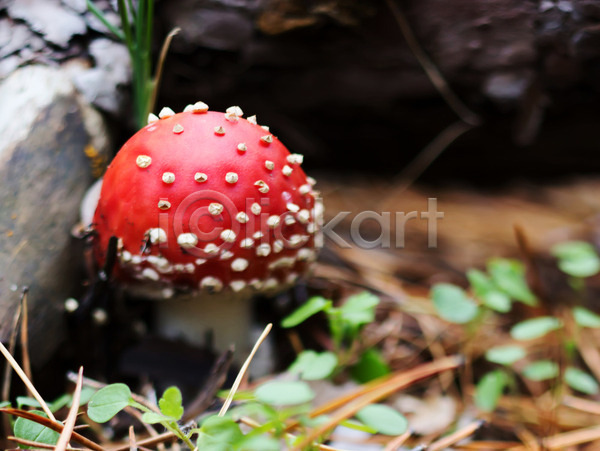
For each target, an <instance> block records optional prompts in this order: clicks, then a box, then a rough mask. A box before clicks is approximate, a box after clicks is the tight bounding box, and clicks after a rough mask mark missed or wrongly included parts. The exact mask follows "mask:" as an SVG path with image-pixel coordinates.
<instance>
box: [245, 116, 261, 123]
mask: <svg viewBox="0 0 600 451" xmlns="http://www.w3.org/2000/svg"><path fill="white" fill-rule="evenodd" d="M247 121H248V122H250V123H251V124H254V125H256V124H258V122H256V116H255V115H254V116H249V117H248V119H247Z"/></svg>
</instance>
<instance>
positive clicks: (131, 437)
mask: <svg viewBox="0 0 600 451" xmlns="http://www.w3.org/2000/svg"><path fill="white" fill-rule="evenodd" d="M137 449H138V448H137V443H136V440H135V430H134V429H133V426H129V451H137Z"/></svg>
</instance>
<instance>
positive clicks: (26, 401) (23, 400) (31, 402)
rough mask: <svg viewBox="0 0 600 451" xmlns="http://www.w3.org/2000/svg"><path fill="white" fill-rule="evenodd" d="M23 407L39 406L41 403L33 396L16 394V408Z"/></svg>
mask: <svg viewBox="0 0 600 451" xmlns="http://www.w3.org/2000/svg"><path fill="white" fill-rule="evenodd" d="M23 407H41V405H40V403H39V402H38V401H37V399H35V398H31V397H29V396H17V408H19V409H22V408H23Z"/></svg>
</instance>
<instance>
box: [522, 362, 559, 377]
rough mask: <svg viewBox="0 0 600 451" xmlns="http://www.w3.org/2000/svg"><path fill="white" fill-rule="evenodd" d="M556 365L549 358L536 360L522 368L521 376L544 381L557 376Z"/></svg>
mask: <svg viewBox="0 0 600 451" xmlns="http://www.w3.org/2000/svg"><path fill="white" fill-rule="evenodd" d="M558 373H559V368H558V365H557V364H556V363H554V362H552V361H551V360H538V361H537V362H532V363H530V364H529V365H527V366H526V367H525V368H523V376H525V377H526V378H527V379H529V380H532V381H538V382H539V381H546V380H548V379H554V378H555V377H556V376H558Z"/></svg>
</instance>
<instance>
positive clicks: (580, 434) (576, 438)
mask: <svg viewBox="0 0 600 451" xmlns="http://www.w3.org/2000/svg"><path fill="white" fill-rule="evenodd" d="M595 440H600V426H591V427H587V428H581V429H577V430H575V431H569V432H563V433H561V434H556V435H553V436H551V437H546V438H544V439H543V440H542V444H543V446H544V449H548V450H553V449H565V448H569V447H571V446H576V445H581V444H582V443H587V442H591V441H595Z"/></svg>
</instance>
